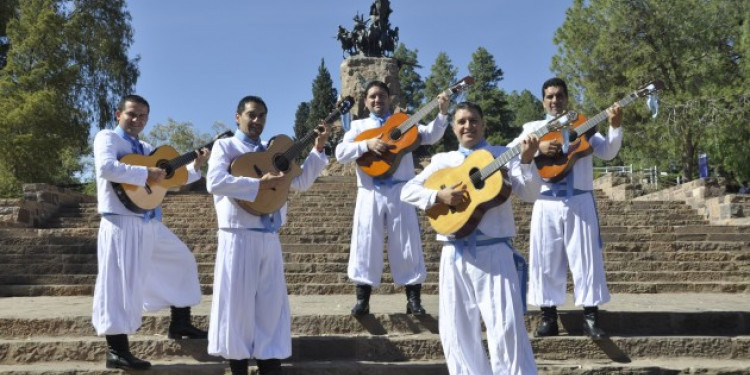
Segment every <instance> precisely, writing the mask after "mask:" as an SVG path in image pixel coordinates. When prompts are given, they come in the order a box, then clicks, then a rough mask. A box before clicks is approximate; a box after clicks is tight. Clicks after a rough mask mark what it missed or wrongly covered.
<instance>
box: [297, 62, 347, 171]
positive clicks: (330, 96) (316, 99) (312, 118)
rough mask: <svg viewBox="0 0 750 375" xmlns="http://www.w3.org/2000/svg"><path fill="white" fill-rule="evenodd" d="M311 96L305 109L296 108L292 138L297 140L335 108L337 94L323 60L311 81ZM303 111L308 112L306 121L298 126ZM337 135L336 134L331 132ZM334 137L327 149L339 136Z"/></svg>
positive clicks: (331, 138) (305, 153)
mask: <svg viewBox="0 0 750 375" xmlns="http://www.w3.org/2000/svg"><path fill="white" fill-rule="evenodd" d="M312 94H313V98H312V100H311V101H310V102H309V104H308V105H307V107H306V108H305V106H303V104H304V103H301V104H300V105H299V106H298V107H297V113H296V114H295V125H294V136H295V138H297V139H300V138H302V137H304V136H305V135H306V134H307V133H309V132H310V131H312V130H313V129H314V128H315V127H316V126H317V125H318V124H320V121H321V120H323V119H325V118H326V117H327V116H328V114H330V113H331V112H332V111H333V109H334V108H335V107H336V97H337V96H338V93H337V91H336V89H335V88H333V80H332V79H331V73H329V72H328V69H327V68H326V65H325V60H324V59H321V60H320V66H319V67H318V75H317V76H316V77H315V79H314V80H313V84H312ZM305 110H308V111H309V113H308V115H307V119H306V120H305V121H304V125H301V124H298V122H297V121H298V120H301V115H302V114H303V113H304V111H305ZM332 133H337V132H332ZM331 135H334V137H330V138H329V141H328V144H329V145H328V146H327V148H328V149H330V148H331V146H330V145H331V144H333V145H335V144H336V143H334V142H337V141H338V139H335V138H336V136H338V137H340V135H337V134H331ZM307 151H308V150H307V149H306V150H305V152H303V155H301V156H303V157H304V156H306V155H307Z"/></svg>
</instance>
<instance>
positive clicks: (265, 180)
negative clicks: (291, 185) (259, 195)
mask: <svg viewBox="0 0 750 375" xmlns="http://www.w3.org/2000/svg"><path fill="white" fill-rule="evenodd" d="M283 182H284V172H279V173H272V172H268V173H266V174H264V175H263V177H261V178H260V187H259V188H260V190H268V189H273V188H275V187H277V186H279V185H281V184H282V183H283Z"/></svg>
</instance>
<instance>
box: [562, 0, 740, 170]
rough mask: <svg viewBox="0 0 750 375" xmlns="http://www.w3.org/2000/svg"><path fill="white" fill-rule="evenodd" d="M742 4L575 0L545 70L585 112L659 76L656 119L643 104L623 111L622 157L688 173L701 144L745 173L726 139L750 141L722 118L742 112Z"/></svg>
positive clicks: (712, 155)
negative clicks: (557, 77) (661, 84)
mask: <svg viewBox="0 0 750 375" xmlns="http://www.w3.org/2000/svg"><path fill="white" fill-rule="evenodd" d="M749 7H750V4H748V3H747V2H746V1H743V0H725V1H710V0H682V1H674V0H672V1H660V0H619V1H618V0H599V1H584V0H575V1H574V4H573V6H572V7H571V8H570V9H569V10H568V12H567V17H566V20H565V22H564V24H563V25H562V26H561V27H560V28H559V29H558V30H557V32H556V34H555V39H554V41H555V43H556V44H557V45H558V46H559V48H558V53H557V55H556V56H554V57H553V60H552V69H553V70H554V71H556V72H558V73H559V75H560V76H561V77H563V78H565V79H566V80H567V82H568V84H569V88H570V91H571V94H572V95H574V96H575V98H576V99H577V101H578V102H580V103H581V106H582V108H581V110H582V111H587V112H589V113H590V114H591V115H593V114H595V113H597V112H600V111H602V110H603V109H604V108H606V107H608V106H609V105H611V104H612V103H613V102H614V101H616V100H618V99H620V98H622V97H623V96H624V95H625V94H627V93H628V92H631V91H632V90H634V89H635V88H637V87H639V86H640V85H642V84H643V83H645V82H648V81H650V80H652V79H660V80H662V81H664V83H665V84H666V87H667V90H665V91H664V92H662V93H661V95H660V96H661V99H662V102H661V108H660V112H661V115H660V116H659V117H658V118H657V119H656V120H653V121H647V119H648V118H649V114H648V113H647V111H646V110H645V106H643V105H638V106H635V107H634V109H627V110H626V111H625V118H624V121H623V123H624V126H625V128H626V129H627V136H626V137H625V140H624V144H623V149H622V151H621V152H620V157H621V158H622V159H623V161H624V162H625V163H632V164H635V165H637V166H641V167H645V166H651V165H657V166H658V167H660V168H661V169H666V168H668V166H669V164H675V165H680V170H681V172H682V174H683V175H685V176H687V177H689V178H694V177H695V176H696V164H697V155H698V153H699V152H700V151H706V152H708V153H709V160H713V164H714V165H724V166H726V170H725V173H726V174H727V175H728V176H730V177H732V176H734V177H738V176H747V175H748V174H750V172H748V168H747V165H748V162H750V160H748V156H747V153H746V152H732V153H731V154H730V153H728V152H726V151H727V150H729V149H731V147H730V146H731V145H728V144H725V143H724V142H730V141H731V140H733V139H734V140H735V142H740V143H741V144H745V145H746V144H748V141H750V140H749V139H748V138H747V132H746V131H745V132H743V131H739V132H738V131H737V129H738V128H739V127H740V126H739V125H737V124H735V123H730V122H732V121H741V122H744V120H739V119H742V118H743V116H744V115H746V114H747V106H746V104H743V103H746V98H747V90H748V88H747V75H746V74H744V75H743V72H742V68H741V64H744V63H745V62H744V61H745V60H746V59H747V40H748V31H747V24H748V22H750V20H749V19H748V18H750V17H748V12H749V11H750V9H749ZM675 15H679V17H675ZM743 53H745V55H743ZM718 113H721V114H722V115H721V116H710V114H718ZM742 126H744V127H745V128H746V127H747V126H746V124H744V125H742ZM738 137H744V139H743V138H738Z"/></svg>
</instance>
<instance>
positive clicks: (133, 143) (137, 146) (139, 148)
mask: <svg viewBox="0 0 750 375" xmlns="http://www.w3.org/2000/svg"><path fill="white" fill-rule="evenodd" d="M115 133H117V135H119V136H120V138H122V139H124V140H126V141H128V142H130V149H131V151H132V152H133V153H134V154H140V155H143V154H144V151H143V145H142V144H141V142H140V140H138V138H133V137H131V136H130V134H128V133H125V130H123V129H122V128H121V127H120V126H119V125H118V126H115Z"/></svg>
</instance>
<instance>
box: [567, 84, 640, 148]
mask: <svg viewBox="0 0 750 375" xmlns="http://www.w3.org/2000/svg"><path fill="white" fill-rule="evenodd" d="M637 98H638V94H637V93H632V94H630V95H628V96H626V97H624V98H622V99H621V100H620V101H619V102H617V104H619V105H620V107H625V106H626V105H629V104H630V103H632V102H634V101H635V100H636V99H637ZM608 117H609V116H607V111H606V110H604V111H601V112H599V113H598V114H597V115H596V116H594V117H591V118H589V119H588V120H587V121H586V122H585V123H583V124H581V125H580V126H578V127H577V128H575V131H576V133H577V136H576V137H580V136H582V135H584V134H586V132H587V131H589V130H591V129H592V128H593V127H595V126H597V125H599V124H600V123H601V122H602V121H604V120H606V119H607V118H608Z"/></svg>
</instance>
